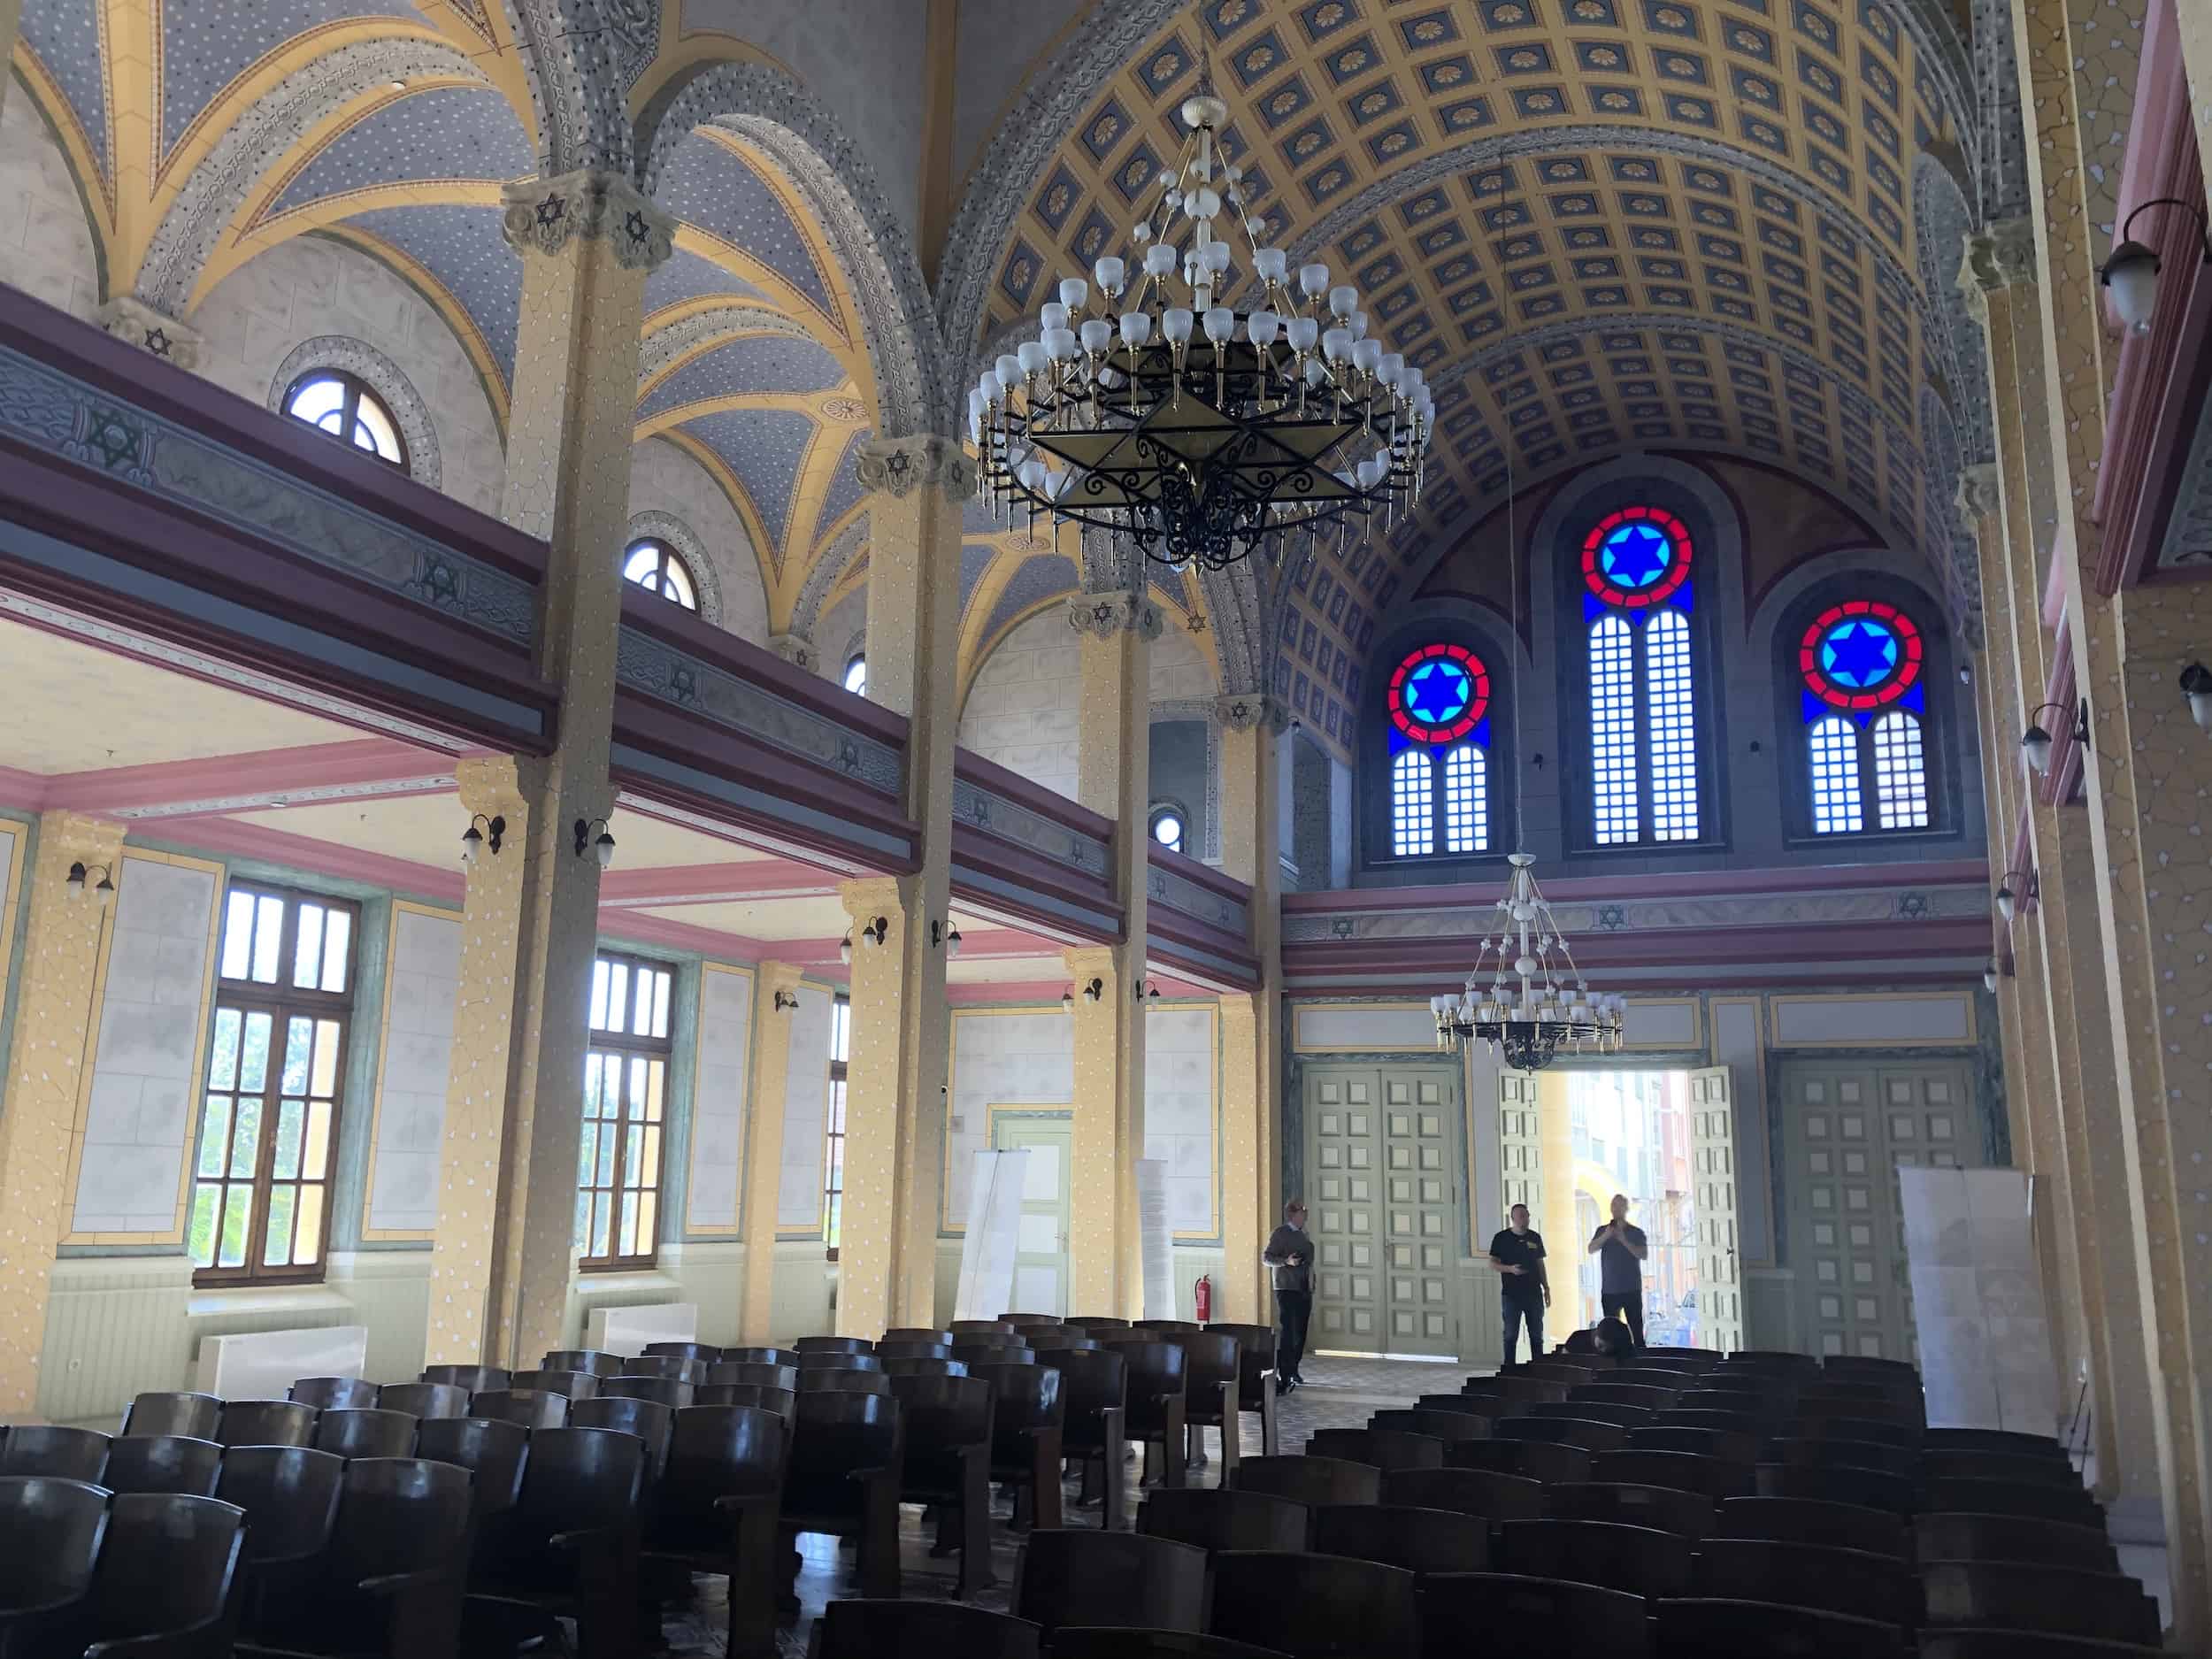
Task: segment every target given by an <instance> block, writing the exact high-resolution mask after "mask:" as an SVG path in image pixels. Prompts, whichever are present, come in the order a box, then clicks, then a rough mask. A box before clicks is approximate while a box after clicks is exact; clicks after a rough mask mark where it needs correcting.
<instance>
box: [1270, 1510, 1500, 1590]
mask: <svg viewBox="0 0 2212 1659" xmlns="http://www.w3.org/2000/svg"><path fill="white" fill-rule="evenodd" d="M1231 1495H1234V1494H1231ZM1529 1525H1534V1523H1529ZM1312 1532H1313V1545H1312V1548H1313V1549H1314V1551H1315V1552H1316V1553H1317V1554H1318V1555H1349V1556H1351V1557H1352V1558H1353V1559H1354V1560H1356V1561H1379V1562H1380V1563H1382V1564H1383V1565H1384V1566H1386V1567H1402V1568H1403V1569H1404V1570H1405V1571H1408V1572H1422V1573H1427V1572H1484V1571H1488V1569H1489V1567H1490V1565H1491V1562H1490V1523H1489V1522H1488V1521H1486V1520H1485V1519H1484V1518H1483V1517H1480V1516H1476V1515H1463V1514H1461V1513H1459V1512H1458V1511H1457V1510H1455V1509H1409V1508H1407V1507H1405V1506H1403V1505H1402V1504H1395V1503H1328V1504H1324V1505H1322V1507H1321V1508H1319V1509H1316V1510H1314V1511H1313V1520H1312ZM1244 1548H1271V1547H1270V1546H1263V1545H1248V1546H1244ZM1273 1548H1280V1547H1273ZM1293 1548H1296V1547H1295V1546H1294V1547H1293Z"/></svg>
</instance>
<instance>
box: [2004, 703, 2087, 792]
mask: <svg viewBox="0 0 2212 1659" xmlns="http://www.w3.org/2000/svg"><path fill="white" fill-rule="evenodd" d="M2053 709H2056V710H2058V711H2059V712H2060V713H2061V714H2064V713H2065V712H2066V711H2067V710H2066V705H2065V704H2064V703H2045V704H2044V705H2043V706H2042V708H2040V709H2038V710H2035V711H2034V712H2033V713H2032V714H2031V715H2029V716H2028V729H2027V730H2026V731H2024V732H2023V733H2020V752H2021V753H2022V754H2023V755H2024V756H2026V757H2027V758H2028V764H2029V765H2031V766H2032V767H2033V768H2034V769H2035V772H2036V775H2037V776H2038V777H2041V776H2042V775H2043V774H2044V773H2045V772H2048V771H2050V769H2051V734H2050V733H2049V732H2048V731H2047V730H2046V729H2045V728H2044V727H2043V726H2042V725H2041V724H2040V721H2041V719H2042V717H2043V716H2044V714H2046V713H2047V711H2049V710H2053ZM2073 715H2074V741H2075V742H2077V743H2079V744H2082V745H2083V746H2085V747H2086V746H2087V744H2088V742H2089V699H2088V698H2086V697H2084V698H2082V699H2081V700H2080V701H2079V702H2078V703H2076V704H2075V705H2074V710H2073Z"/></svg>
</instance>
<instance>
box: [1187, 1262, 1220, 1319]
mask: <svg viewBox="0 0 2212 1659" xmlns="http://www.w3.org/2000/svg"><path fill="white" fill-rule="evenodd" d="M1191 1298H1192V1300H1193V1301H1194V1302H1196V1304H1197V1307H1198V1323H1199V1324H1201V1325H1203V1324H1205V1323H1206V1321H1207V1320H1209V1319H1210V1318H1212V1317H1214V1281H1213V1275H1212V1274H1210V1273H1201V1274H1200V1275H1199V1276H1198V1282H1197V1283H1196V1284H1195V1285H1193V1286H1191Z"/></svg>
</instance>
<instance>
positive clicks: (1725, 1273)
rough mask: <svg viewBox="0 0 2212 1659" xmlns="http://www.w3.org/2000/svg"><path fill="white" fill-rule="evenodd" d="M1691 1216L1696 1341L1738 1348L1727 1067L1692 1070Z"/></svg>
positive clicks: (1732, 1114) (1738, 1273)
mask: <svg viewBox="0 0 2212 1659" xmlns="http://www.w3.org/2000/svg"><path fill="white" fill-rule="evenodd" d="M1690 1176H1691V1181H1692V1191H1691V1202H1693V1203H1694V1205H1695V1206H1696V1210H1695V1213H1694V1216H1693V1217H1692V1220H1693V1222H1694V1225H1695V1226H1696V1228H1697V1340H1698V1344H1699V1346H1701V1347H1703V1348H1722V1349H1734V1348H1741V1347H1742V1346H1743V1345H1744V1341H1743V1279H1742V1270H1741V1268H1740V1266H1739V1264H1738V1258H1737V1255H1736V1110H1735V1104H1734V1090H1733V1087H1732V1075H1731V1073H1730V1071H1729V1069H1728V1068H1727V1067H1726V1066H1724V1065H1716V1066H1708V1067H1706V1068H1704V1069H1703V1070H1701V1071H1693V1072H1691V1073H1690Z"/></svg>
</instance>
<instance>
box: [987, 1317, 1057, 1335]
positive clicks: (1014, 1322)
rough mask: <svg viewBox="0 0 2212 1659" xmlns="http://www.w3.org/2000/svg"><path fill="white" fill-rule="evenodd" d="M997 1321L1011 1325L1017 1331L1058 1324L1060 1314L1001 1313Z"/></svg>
mask: <svg viewBox="0 0 2212 1659" xmlns="http://www.w3.org/2000/svg"><path fill="white" fill-rule="evenodd" d="M998 1323H999V1324H1001V1325H1011V1326H1012V1327H1013V1328H1014V1329H1015V1330H1017V1331H1027V1330H1032V1329H1034V1328H1037V1327H1041V1326H1046V1325H1058V1324H1059V1323H1060V1316H1059V1315H1058V1314H1056V1313H1002V1314H1001V1315H999V1317H998Z"/></svg>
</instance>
